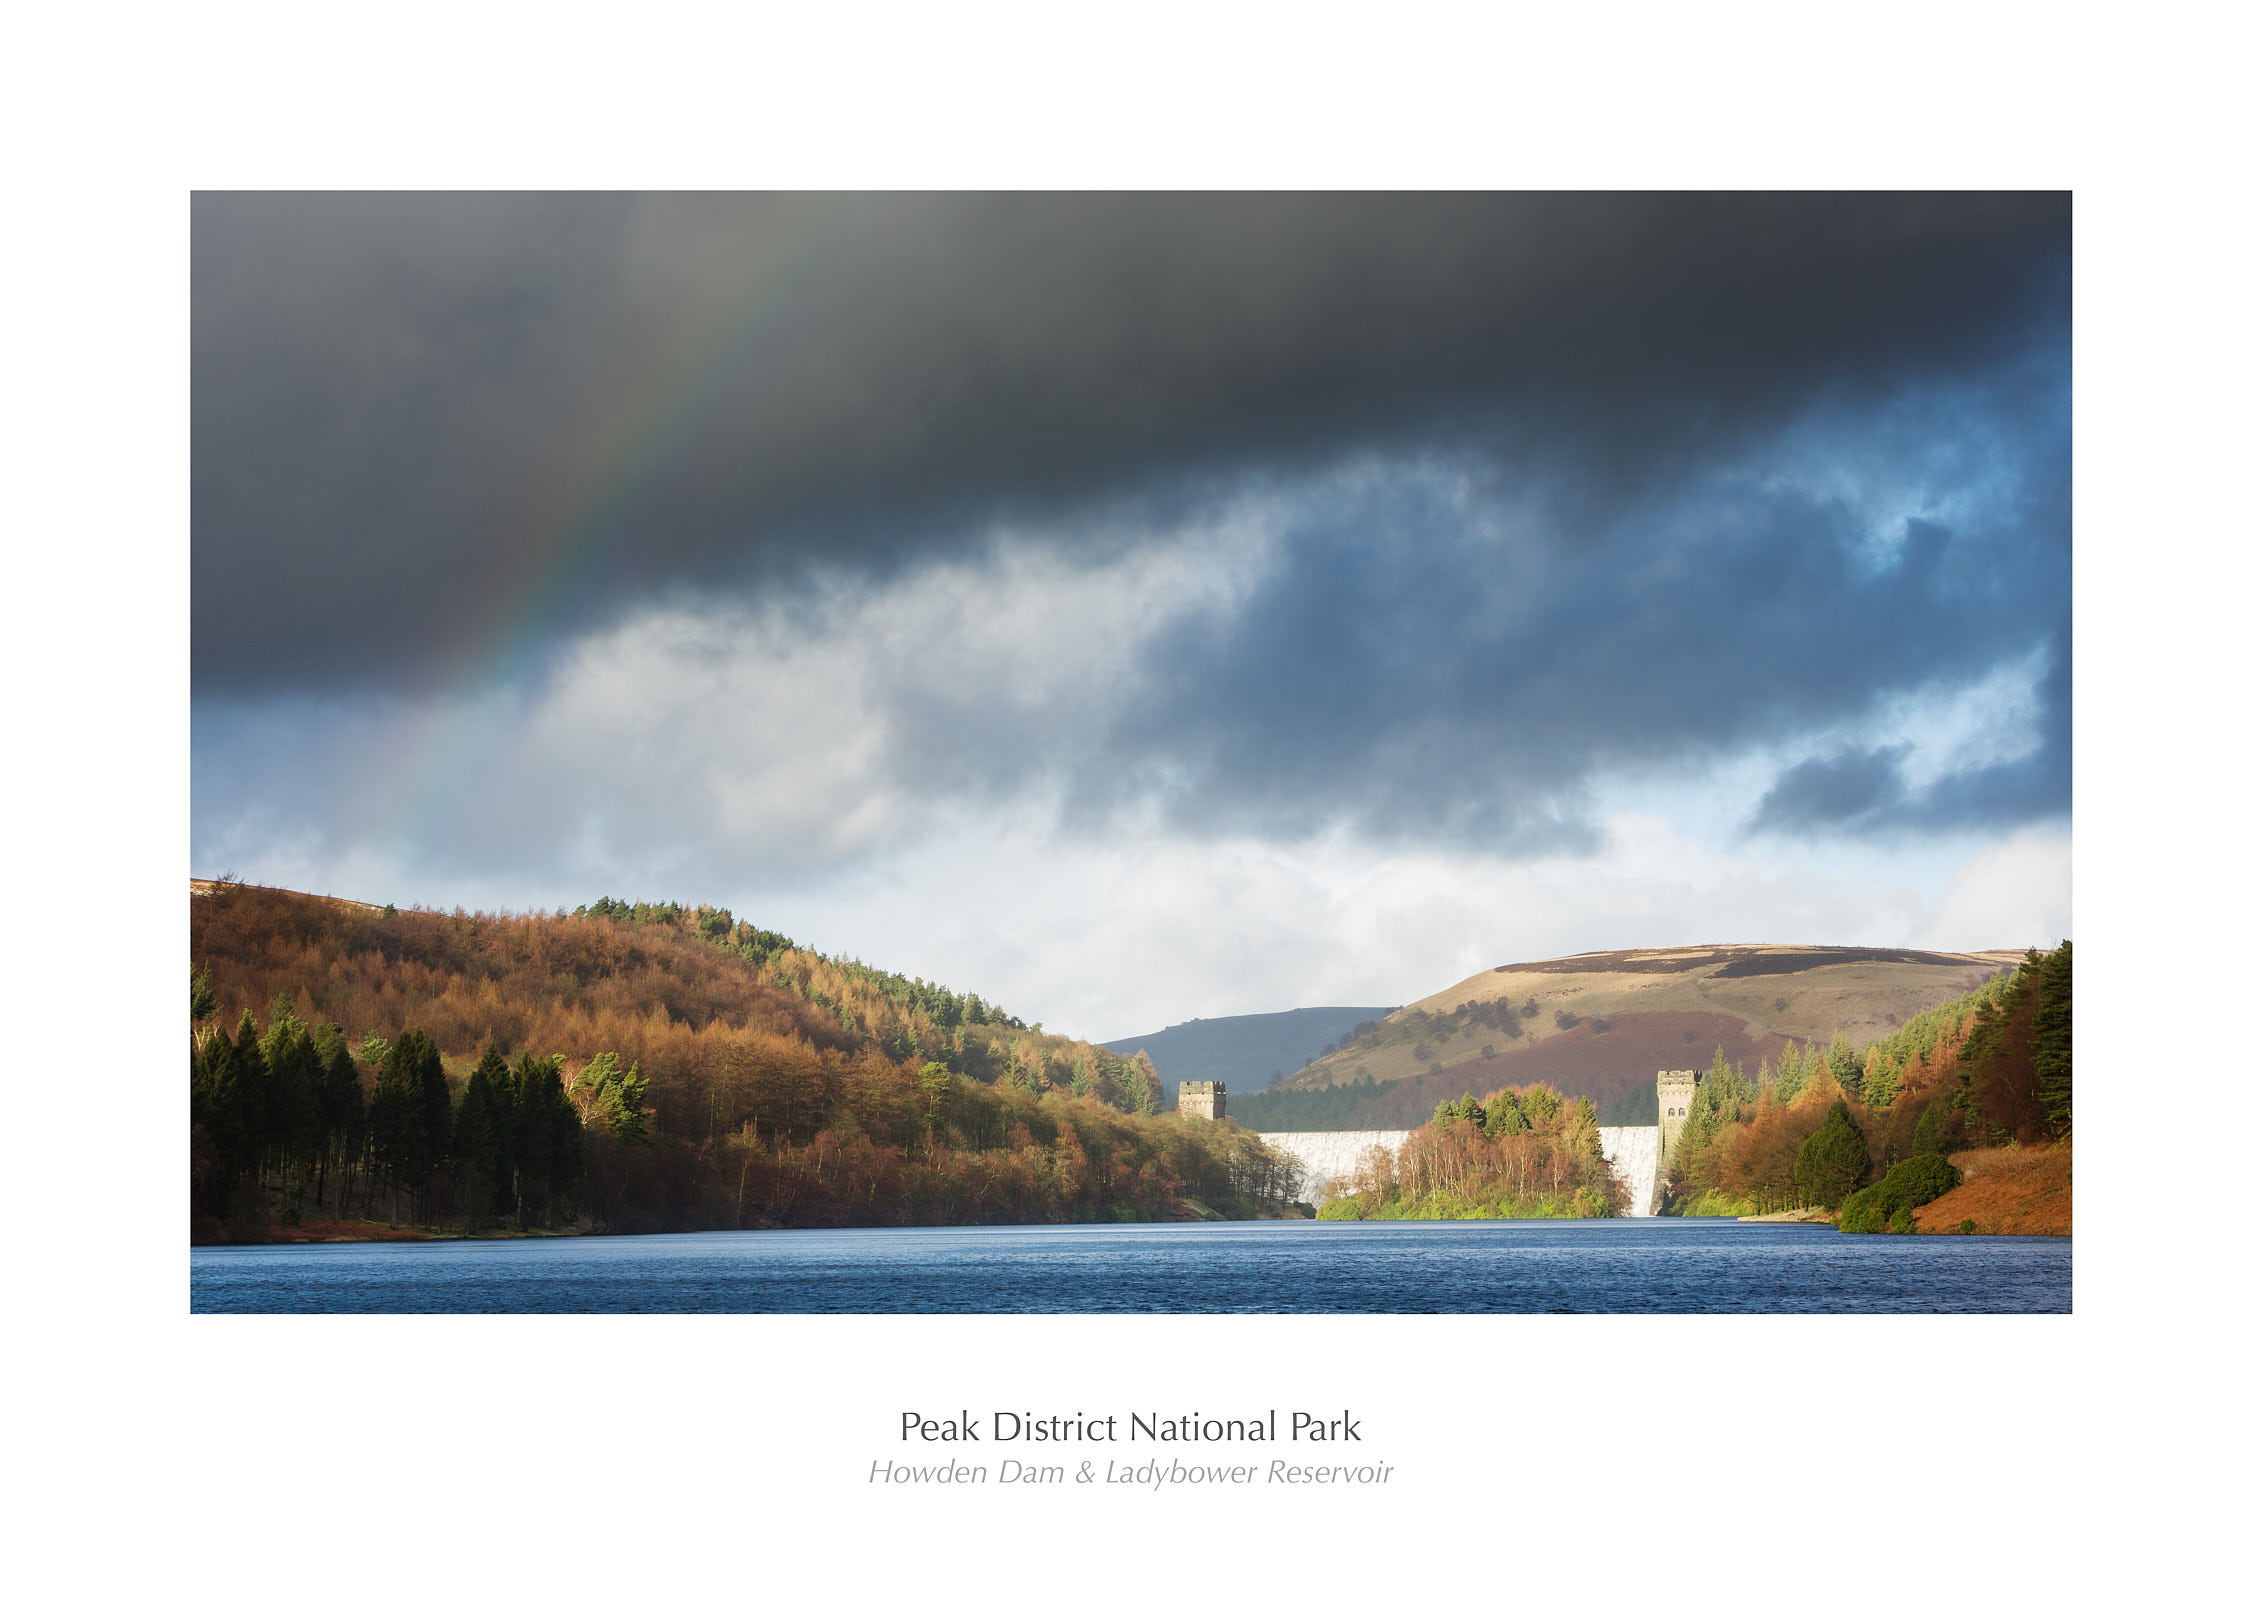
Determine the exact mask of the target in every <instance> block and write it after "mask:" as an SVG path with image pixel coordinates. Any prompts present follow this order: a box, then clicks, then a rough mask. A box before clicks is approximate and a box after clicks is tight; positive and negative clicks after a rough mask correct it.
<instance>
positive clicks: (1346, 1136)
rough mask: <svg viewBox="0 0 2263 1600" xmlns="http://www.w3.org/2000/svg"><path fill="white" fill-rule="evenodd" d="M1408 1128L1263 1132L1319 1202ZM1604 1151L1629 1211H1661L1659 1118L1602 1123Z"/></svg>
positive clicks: (1393, 1146)
mask: <svg viewBox="0 0 2263 1600" xmlns="http://www.w3.org/2000/svg"><path fill="white" fill-rule="evenodd" d="M1408 1131H1409V1130H1408V1129H1405V1128H1364V1129H1358V1130H1354V1131H1351V1132H1345V1133H1261V1134H1259V1135H1258V1137H1259V1138H1260V1139H1263V1140H1264V1141H1265V1142H1266V1143H1267V1144H1269V1145H1271V1146H1272V1147H1273V1148H1274V1149H1276V1150H1280V1151H1284V1152H1286V1153H1288V1154H1290V1155H1293V1156H1295V1157H1296V1158H1297V1159H1298V1160H1300V1161H1302V1162H1303V1163H1304V1188H1303V1190H1302V1191H1301V1192H1300V1193H1299V1194H1298V1195H1297V1198H1298V1199H1300V1200H1302V1201H1304V1202H1305V1203H1306V1204H1307V1205H1318V1204H1319V1203H1320V1197H1321V1192H1322V1191H1323V1190H1324V1189H1326V1188H1327V1186H1328V1182H1329V1180H1330V1179H1340V1180H1342V1181H1343V1182H1345V1183H1347V1184H1348V1183H1350V1182H1351V1179H1352V1173H1353V1171H1354V1169H1356V1168H1357V1167H1358V1166H1359V1160H1360V1157H1362V1156H1364V1155H1366V1154H1367V1152H1368V1151H1370V1150H1372V1149H1374V1148H1375V1147H1376V1146H1377V1145H1381V1146H1382V1147H1383V1148H1384V1149H1386V1150H1388V1151H1390V1152H1391V1153H1392V1154H1394V1155H1396V1154H1397V1153H1398V1149H1399V1146H1400V1145H1402V1144H1405V1143H1406V1141H1407V1133H1408ZM1596 1131H1597V1132H1599V1133H1600V1134H1601V1135H1602V1136H1603V1157H1604V1159H1605V1160H1607V1161H1609V1162H1610V1163H1611V1166H1612V1169H1613V1170H1614V1171H1616V1172H1617V1173H1618V1175H1619V1179H1620V1181H1621V1182H1623V1183H1625V1185H1626V1186H1627V1215H1628V1216H1630V1217H1654V1216H1656V1215H1657V1214H1658V1129H1657V1127H1656V1125H1655V1124H1652V1125H1648V1126H1643V1127H1635V1128H1600V1129H1598V1130H1596Z"/></svg>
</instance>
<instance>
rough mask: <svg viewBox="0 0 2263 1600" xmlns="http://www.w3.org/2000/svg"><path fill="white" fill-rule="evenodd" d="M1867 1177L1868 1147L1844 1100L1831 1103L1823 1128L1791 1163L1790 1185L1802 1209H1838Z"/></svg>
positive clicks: (1804, 1145)
mask: <svg viewBox="0 0 2263 1600" xmlns="http://www.w3.org/2000/svg"><path fill="white" fill-rule="evenodd" d="M1869 1176H1870V1145H1869V1142H1868V1141H1867V1140H1865V1139H1864V1138H1863V1137H1862V1129H1861V1128H1860V1127H1859V1126H1857V1125H1856V1123H1855V1120H1854V1114H1853V1113H1852V1112H1850V1111H1849V1110H1847V1106H1846V1102H1845V1101H1844V1100H1834V1101H1832V1102H1831V1109H1830V1111H1829V1112H1827V1113H1826V1114H1825V1115H1824V1118H1823V1126H1822V1127H1820V1128H1818V1129H1816V1130H1815V1132H1814V1133H1812V1134H1810V1135H1809V1136H1808V1139H1807V1142H1806V1143H1804V1144H1802V1145H1801V1146H1800V1147H1799V1154H1798V1155H1797V1156H1796V1157H1794V1158H1793V1161H1792V1183H1793V1185H1794V1186H1795V1187H1796V1188H1797V1189H1798V1191H1799V1203H1800V1204H1801V1205H1803V1206H1827V1207H1837V1206H1838V1205H1839V1204H1841V1203H1842V1202H1843V1201H1844V1200H1845V1199H1846V1197H1847V1196H1848V1195H1850V1194H1852V1193H1854V1192H1855V1190H1857V1189H1859V1188H1861V1187H1862V1186H1863V1183H1864V1182H1865V1181H1866V1180H1867V1179H1868V1178H1869Z"/></svg>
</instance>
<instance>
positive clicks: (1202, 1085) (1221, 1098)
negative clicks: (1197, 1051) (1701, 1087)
mask: <svg viewBox="0 0 2263 1600" xmlns="http://www.w3.org/2000/svg"><path fill="white" fill-rule="evenodd" d="M1685 1076H1686V1074H1685ZM1225 1114H1226V1085H1225V1082H1224V1080H1222V1079H1218V1078H1202V1079H1198V1080H1196V1081H1195V1082H1193V1083H1188V1082H1185V1081H1183V1080H1182V1081H1181V1082H1180V1084H1179V1115H1180V1116H1182V1117H1200V1118H1202V1120H1203V1121H1205V1122H1215V1121H1217V1120H1218V1119H1219V1118H1220V1117H1222V1116H1224V1115H1225Z"/></svg>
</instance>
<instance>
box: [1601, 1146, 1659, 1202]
mask: <svg viewBox="0 0 2263 1600" xmlns="http://www.w3.org/2000/svg"><path fill="white" fill-rule="evenodd" d="M1595 1131H1596V1132H1597V1133H1599V1134H1601V1135H1602V1136H1603V1159H1604V1160H1606V1161H1608V1162H1610V1163H1611V1169H1612V1170H1613V1171H1614V1172H1616V1173H1617V1174H1618V1175H1619V1181H1620V1182H1621V1183H1623V1184H1625V1185H1626V1186H1627V1215H1628V1216H1630V1217H1654V1216H1656V1215H1657V1214H1658V1129H1657V1126H1656V1124H1649V1125H1645V1126H1643V1127H1637V1128H1598V1129H1596V1130H1595Z"/></svg>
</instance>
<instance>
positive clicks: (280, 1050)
mask: <svg viewBox="0 0 2263 1600" xmlns="http://www.w3.org/2000/svg"><path fill="white" fill-rule="evenodd" d="M260 1055H261V1058H262V1059H263V1060H264V1061H265V1062H266V1063H267V1084H268V1141H269V1144H270V1147H271V1148H272V1150H273V1153H274V1160H275V1162H276V1164H277V1165H278V1166H279V1167H280V1168H281V1169H282V1171H283V1173H284V1177H285V1182H286V1184H287V1185H288V1186H289V1188H290V1191H291V1193H292V1195H293V1196H294V1203H295V1196H296V1195H297V1193H298V1190H299V1184H300V1179H301V1176H302V1174H303V1172H304V1170H305V1168H306V1167H307V1166H309V1165H310V1164H311V1163H312V1162H313V1160H314V1156H315V1149H314V1146H315V1138H316V1124H317V1120H318V1117H319V1108H318V1104H317V1102H318V1099H319V1094H320V1091H319V1087H318V1085H317V1081H316V1076H317V1073H318V1072H319V1070H320V1068H319V1066H318V1063H317V1060H316V1056H315V1049H314V1039H313V1037H312V1036H311V1035H309V1034H308V1032H307V1029H306V1024H305V1023H304V1022H301V1021H300V1020H299V1016H298V1013H297V1012H296V1011H295V1010H294V1009H293V1008H292V1006H291V995H290V991H289V990H285V991H284V992H283V993H281V994H279V995H277V996H276V997H275V1002H274V1004H273V1005H271V1006H270V1007H269V1008H268V1027H267V1037H266V1039H265V1041H264V1042H263V1043H262V1044H261V1046H260Z"/></svg>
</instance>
